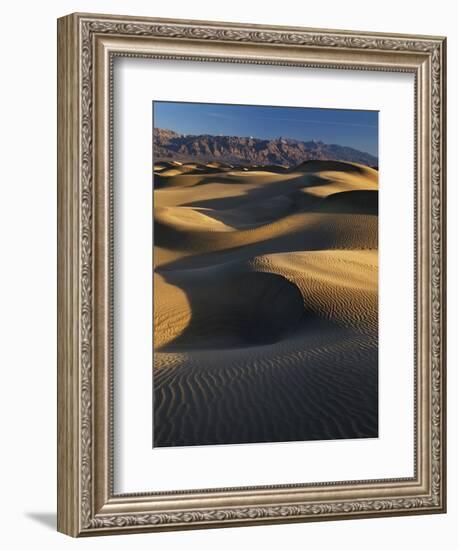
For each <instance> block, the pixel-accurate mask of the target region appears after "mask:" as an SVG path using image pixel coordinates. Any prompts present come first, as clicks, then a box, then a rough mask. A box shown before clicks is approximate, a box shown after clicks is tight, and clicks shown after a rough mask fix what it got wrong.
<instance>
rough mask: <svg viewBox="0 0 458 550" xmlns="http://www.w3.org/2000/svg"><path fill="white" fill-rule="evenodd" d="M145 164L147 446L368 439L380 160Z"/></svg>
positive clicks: (373, 395) (373, 421) (372, 421)
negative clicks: (150, 244) (148, 174)
mask: <svg viewBox="0 0 458 550" xmlns="http://www.w3.org/2000/svg"><path fill="white" fill-rule="evenodd" d="M220 168H224V169H225V170H224V171H219V169H220ZM188 169H189V170H188ZM196 169H198V170H199V171H200V173H199V174H196V173H195V170H196ZM154 170H155V174H157V175H156V176H155V183H156V181H159V185H158V186H156V187H155V191H154V206H155V210H154V218H155V219H154V242H155V253H154V263H155V274H154V349H155V356H154V444H155V445H156V446H174V445H205V444H220V443H246V442H251V443H253V442H261V441H292V440H309V439H334V438H349V437H351V438H353V437H375V436H377V430H378V428H377V418H378V415H377V354H378V323H377V319H378V317H377V306H378V304H377V302H378V284H377V278H378V253H377V248H378V216H377V212H378V202H377V194H378V193H377V189H378V183H377V180H378V173H377V171H375V170H372V169H371V168H367V167H365V166H360V165H357V164H352V163H340V162H336V161H309V162H307V163H303V164H302V165H300V166H298V167H296V168H294V169H292V170H285V169H284V168H283V167H278V166H263V167H261V168H259V167H250V169H249V170H243V169H239V168H237V167H228V166H221V165H220V164H219V163H217V162H213V163H208V164H207V166H204V167H202V166H197V165H195V166H191V163H186V165H183V166H173V167H172V166H169V165H168V164H167V163H159V164H158V165H156V166H155V167H154ZM192 170H194V173H191V171H192ZM164 171H167V174H166V175H165V176H164V177H163V176H162V175H163V174H164V173H165V172H164ZM157 178H159V179H157Z"/></svg>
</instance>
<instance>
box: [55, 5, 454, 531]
mask: <svg viewBox="0 0 458 550" xmlns="http://www.w3.org/2000/svg"><path fill="white" fill-rule="evenodd" d="M58 239H59V241H58V251H59V265H58V272H59V277H58V316H59V317H58V318H59V323H58V325H59V326H58V330H59V333H58V530H59V531H61V532H63V533H66V534H68V535H71V536H90V535H104V534H118V533H128V532H132V533H134V532H141V531H160V530H172V529H175V530H176V529H193V528H204V527H209V528H211V527H229V526H243V525H255V524H269V523H284V522H297V521H319V520H333V519H346V518H362V517H376V516H377V517H378V516H394V515H405V514H427V513H438V512H444V511H445V506H446V498H445V496H446V495H445V493H446V479H445V38H443V37H433V36H404V35H390V34H380V33H378V34H377V33H366V32H352V31H341V30H335V31H333V30H318V29H306V28H291V27H278V26H272V27H267V26H260V25H254V24H239V23H221V22H218V23H216V22H208V21H182V20H165V19H154V18H144V17H127V16H112V15H109V16H106V15H94V14H73V15H69V16H66V17H63V18H61V19H59V20H58Z"/></svg>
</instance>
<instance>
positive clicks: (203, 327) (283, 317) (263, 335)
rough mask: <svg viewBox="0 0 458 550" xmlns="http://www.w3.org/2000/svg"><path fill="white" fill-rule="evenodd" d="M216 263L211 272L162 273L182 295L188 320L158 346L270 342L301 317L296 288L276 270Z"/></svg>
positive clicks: (205, 346)
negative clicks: (169, 339) (169, 338)
mask: <svg viewBox="0 0 458 550" xmlns="http://www.w3.org/2000/svg"><path fill="white" fill-rule="evenodd" d="M225 267H226V266H222V268H219V269H218V271H217V272H216V273H215V270H210V271H209V272H207V273H206V274H199V276H195V275H194V274H193V273H189V272H186V271H184V272H180V273H172V272H169V273H166V274H164V275H163V276H164V278H165V280H166V281H167V282H168V283H169V284H173V285H175V286H177V287H179V288H180V289H181V290H182V291H183V292H185V294H186V298H187V300H188V303H189V309H190V313H191V318H190V321H189V323H188V325H187V327H186V329H185V330H184V332H182V333H181V334H180V335H179V336H178V337H176V338H175V339H174V340H173V341H171V342H169V343H167V344H166V345H165V346H162V347H161V348H158V349H159V350H160V351H189V350H209V349H218V348H224V349H228V348H232V347H237V348H240V347H250V346H262V345H267V344H272V343H275V342H278V341H280V340H281V339H283V338H285V337H286V336H288V335H290V334H292V333H293V332H294V331H295V329H296V328H297V326H298V325H299V323H300V322H301V320H302V319H303V316H304V303H303V298H302V294H301V292H300V290H299V288H298V287H297V286H296V285H295V284H294V283H292V282H291V281H289V280H288V279H286V278H285V277H283V276H281V275H277V274H274V273H266V272H259V271H249V270H243V268H241V269H240V270H239V269H237V268H236V269H235V270H234V268H233V267H234V266H227V267H226V270H225Z"/></svg>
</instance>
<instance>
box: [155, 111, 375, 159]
mask: <svg viewBox="0 0 458 550" xmlns="http://www.w3.org/2000/svg"><path fill="white" fill-rule="evenodd" d="M153 117H154V126H155V127H156V128H167V129H169V130H174V131H175V132H179V133H182V134H210V135H219V134H221V135H230V136H253V137H257V138H263V139H272V138H277V137H280V136H283V137H289V138H294V139H299V140H303V141H310V140H312V139H315V140H321V141H323V142H325V143H335V144H337V145H345V146H348V147H353V148H354V149H358V150H359V151H365V152H367V153H371V154H372V155H375V156H378V112H377V111H354V110H349V109H315V108H305V107H270V106H258V105H229V104H218V103H216V104H212V103H177V102H168V101H154V102H153Z"/></svg>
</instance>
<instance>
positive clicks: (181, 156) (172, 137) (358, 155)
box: [153, 128, 378, 168]
mask: <svg viewBox="0 0 458 550" xmlns="http://www.w3.org/2000/svg"><path fill="white" fill-rule="evenodd" d="M153 145H154V156H155V160H156V161H158V160H165V159H168V160H176V161H196V162H209V161H215V160H217V161H219V162H226V163H237V164H242V165H266V164H280V165H283V166H286V167H288V168H290V167H292V166H296V165H297V164H300V163H302V162H305V161H307V160H341V161H347V162H356V163H359V164H365V165H367V166H372V167H376V166H378V159H377V157H375V156H373V155H370V154H369V153H365V152H363V151H358V150H357V149H353V148H351V147H345V146H342V145H336V144H326V143H323V142H322V141H320V140H311V141H300V140H297V139H293V138H288V137H285V136H279V137H278V138H275V139H261V138H255V137H253V136H226V135H210V134H201V135H192V134H180V133H178V132H175V131H173V130H169V129H167V128H155V129H154V132H153Z"/></svg>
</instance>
